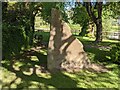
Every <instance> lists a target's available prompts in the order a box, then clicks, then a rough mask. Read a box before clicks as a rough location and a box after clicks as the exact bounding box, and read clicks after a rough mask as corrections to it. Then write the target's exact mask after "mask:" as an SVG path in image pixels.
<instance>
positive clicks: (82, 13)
mask: <svg viewBox="0 0 120 90" xmlns="http://www.w3.org/2000/svg"><path fill="white" fill-rule="evenodd" d="M73 11H74V14H73V16H72V17H71V18H72V20H73V23H74V24H79V25H80V26H81V27H82V28H81V33H80V34H79V35H80V36H85V34H87V29H88V25H89V16H88V14H87V11H86V8H85V7H84V6H82V5H81V4H80V5H78V6H77V7H75V8H73Z"/></svg>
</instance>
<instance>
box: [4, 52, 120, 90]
mask: <svg viewBox="0 0 120 90" xmlns="http://www.w3.org/2000/svg"><path fill="white" fill-rule="evenodd" d="M25 54H26V53H25ZM20 56H21V55H20ZM20 56H19V57H20ZM23 56H24V57H23ZM23 56H21V57H20V58H17V57H18V56H17V57H16V58H17V60H13V61H14V62H13V63H11V64H10V61H6V62H4V63H3V64H2V65H3V67H4V68H5V69H7V70H8V71H9V72H10V73H7V72H8V71H5V72H4V73H5V75H4V78H3V88H5V87H7V88H15V89H16V90H22V89H25V90H26V89H28V88H37V89H40V90H41V89H49V88H56V89H59V90H61V88H72V90H73V88H117V87H118V83H117V82H118V76H117V71H118V69H115V70H114V71H116V72H115V73H114V72H113V71H110V72H108V73H95V72H89V71H86V70H85V71H84V70H81V71H80V72H78V73H75V74H74V73H73V74H71V73H67V72H56V73H50V72H48V70H46V69H44V67H45V66H44V65H45V64H46V61H47V60H46V55H44V53H41V52H31V53H30V52H29V53H28V52H27V54H26V55H23ZM30 56H36V57H33V58H31V57H30ZM14 59H15V58H14ZM37 59H38V60H37ZM18 67H19V68H18ZM41 67H43V68H41ZM109 67H110V68H111V67H116V68H117V66H114V65H113V66H112V65H111V66H109ZM41 69H42V70H41ZM42 71H43V72H42ZM4 79H5V80H4ZM6 79H7V80H8V81H6Z"/></svg>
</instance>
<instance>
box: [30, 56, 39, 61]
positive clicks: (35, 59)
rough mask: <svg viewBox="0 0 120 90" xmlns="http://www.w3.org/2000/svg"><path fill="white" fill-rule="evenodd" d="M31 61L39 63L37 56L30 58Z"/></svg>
mask: <svg viewBox="0 0 120 90" xmlns="http://www.w3.org/2000/svg"><path fill="white" fill-rule="evenodd" d="M31 61H39V59H38V58H37V56H31Z"/></svg>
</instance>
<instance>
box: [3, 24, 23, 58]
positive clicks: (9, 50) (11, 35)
mask: <svg viewBox="0 0 120 90" xmlns="http://www.w3.org/2000/svg"><path fill="white" fill-rule="evenodd" d="M2 27H3V28H2V52H3V57H4V58H10V57H11V56H12V55H15V54H18V53H19V52H20V50H21V48H22V47H23V45H24V42H25V37H24V30H23V29H22V28H21V27H19V26H18V27H15V26H11V25H8V24H6V23H4V24H3V26H2Z"/></svg>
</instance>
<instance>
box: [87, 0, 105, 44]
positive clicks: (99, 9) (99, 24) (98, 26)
mask: <svg viewBox="0 0 120 90" xmlns="http://www.w3.org/2000/svg"><path fill="white" fill-rule="evenodd" d="M102 4H103V3H102V2H96V6H97V13H98V17H97V16H96V15H95V14H94V11H93V10H92V7H93V6H92V4H91V2H85V7H86V10H87V12H88V15H89V16H90V18H91V19H92V21H93V22H94V23H95V24H96V40H95V43H99V42H101V41H102Z"/></svg>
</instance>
